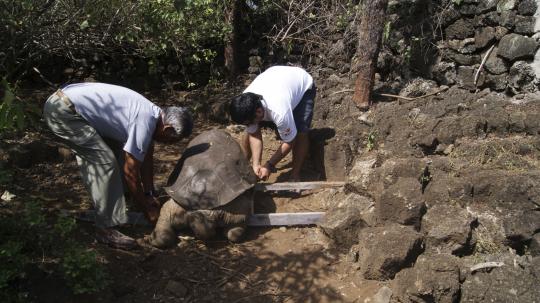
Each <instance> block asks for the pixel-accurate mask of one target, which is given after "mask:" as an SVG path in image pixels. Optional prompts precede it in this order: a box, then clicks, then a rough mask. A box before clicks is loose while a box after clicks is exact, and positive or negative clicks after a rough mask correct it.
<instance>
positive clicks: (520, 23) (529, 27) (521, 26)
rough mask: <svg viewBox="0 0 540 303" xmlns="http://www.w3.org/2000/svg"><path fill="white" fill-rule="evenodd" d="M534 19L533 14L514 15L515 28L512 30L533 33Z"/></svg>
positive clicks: (526, 33) (519, 32) (523, 33)
mask: <svg viewBox="0 0 540 303" xmlns="http://www.w3.org/2000/svg"><path fill="white" fill-rule="evenodd" d="M535 23H536V19H535V17H533V16H516V28H515V29H514V32H516V33H518V34H522V35H532V34H534V25H535Z"/></svg>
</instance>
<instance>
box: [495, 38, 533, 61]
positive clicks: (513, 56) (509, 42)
mask: <svg viewBox="0 0 540 303" xmlns="http://www.w3.org/2000/svg"><path fill="white" fill-rule="evenodd" d="M537 46H538V44H537V43H536V41H535V40H534V39H533V38H528V37H525V36H522V35H518V34H508V35H506V36H504V37H502V39H501V41H500V42H499V51H498V55H499V56H501V57H503V58H505V59H508V60H510V61H515V60H518V59H527V58H533V57H534V51H535V50H536V48H537Z"/></svg>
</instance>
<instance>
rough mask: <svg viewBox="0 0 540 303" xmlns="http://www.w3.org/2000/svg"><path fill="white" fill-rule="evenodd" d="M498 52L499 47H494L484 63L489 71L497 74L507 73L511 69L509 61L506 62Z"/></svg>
mask: <svg viewBox="0 0 540 303" xmlns="http://www.w3.org/2000/svg"><path fill="white" fill-rule="evenodd" d="M498 52H499V49H498V48H494V49H493V51H492V52H491V55H489V57H488V59H487V60H486V63H485V65H484V67H485V68H486V70H487V71H488V72H490V73H492V74H495V75H500V74H503V73H506V72H508V69H509V66H508V63H506V61H505V60H504V59H502V58H501V57H499V56H497V54H498Z"/></svg>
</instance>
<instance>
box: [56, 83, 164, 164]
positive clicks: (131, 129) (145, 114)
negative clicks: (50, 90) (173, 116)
mask: <svg viewBox="0 0 540 303" xmlns="http://www.w3.org/2000/svg"><path fill="white" fill-rule="evenodd" d="M62 92H63V93H64V94H65V95H66V96H67V97H68V98H69V99H70V100H71V102H72V103H73V105H74V106H75V110H76V111H77V112H78V113H79V114H80V115H81V116H82V117H83V118H84V119H85V120H86V121H88V123H89V124H90V125H91V126H92V127H94V128H95V129H96V131H97V132H98V133H99V134H100V135H101V136H103V137H106V138H110V139H113V140H115V141H118V142H122V143H124V148H123V149H124V151H126V152H128V153H130V154H131V155H133V156H134V157H135V158H136V159H137V160H139V161H141V162H142V161H144V156H145V154H146V151H147V150H148V147H149V146H150V143H151V142H152V136H153V135H154V130H155V129H156V124H157V122H158V119H159V116H160V114H161V109H160V108H159V107H158V106H156V105H155V104H153V103H152V102H150V101H149V100H148V99H146V98H145V97H143V96H142V95H140V94H139V93H137V92H135V91H133V90H131V89H129V88H125V87H122V86H117V85H111V84H105V83H79V84H71V85H68V86H66V87H64V88H63V89H62Z"/></svg>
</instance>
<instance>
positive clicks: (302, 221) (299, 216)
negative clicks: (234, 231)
mask: <svg viewBox="0 0 540 303" xmlns="http://www.w3.org/2000/svg"><path fill="white" fill-rule="evenodd" d="M323 217H324V212H305V213H276V214H253V215H251V216H249V218H248V223H247V225H248V226H291V225H313V224H317V223H318V222H320V221H321V220H322V218H323Z"/></svg>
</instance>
